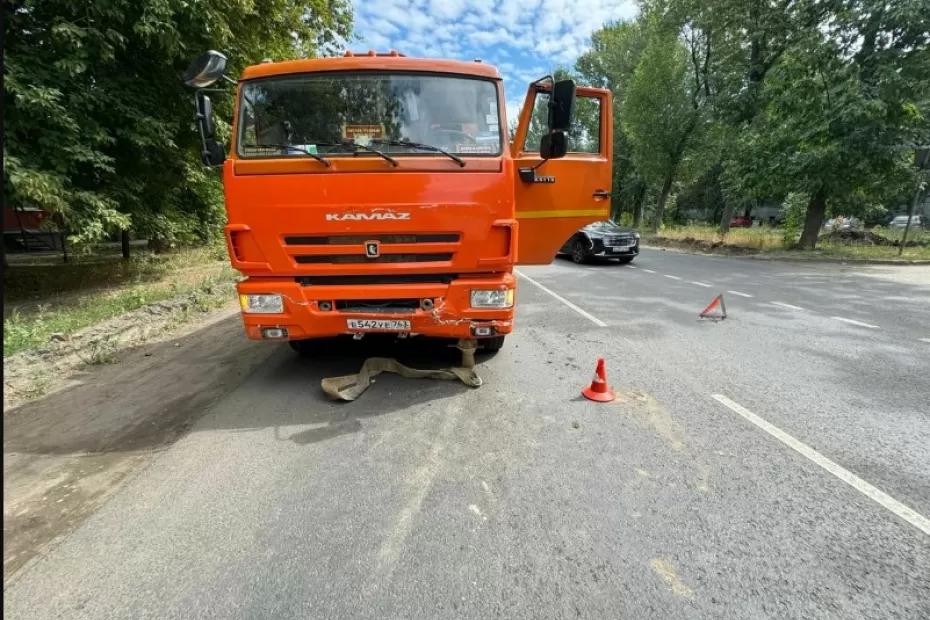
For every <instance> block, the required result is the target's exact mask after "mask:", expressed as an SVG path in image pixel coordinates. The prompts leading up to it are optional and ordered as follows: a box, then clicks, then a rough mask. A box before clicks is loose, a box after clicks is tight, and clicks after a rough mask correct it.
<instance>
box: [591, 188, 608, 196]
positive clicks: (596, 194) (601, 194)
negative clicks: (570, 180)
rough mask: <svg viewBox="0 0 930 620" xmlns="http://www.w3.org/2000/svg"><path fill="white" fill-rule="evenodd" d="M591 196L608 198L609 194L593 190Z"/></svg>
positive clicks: (604, 191)
mask: <svg viewBox="0 0 930 620" xmlns="http://www.w3.org/2000/svg"><path fill="white" fill-rule="evenodd" d="M593 196H594V197H595V198H610V192H608V191H607V190H606V189H598V190H594V194H593Z"/></svg>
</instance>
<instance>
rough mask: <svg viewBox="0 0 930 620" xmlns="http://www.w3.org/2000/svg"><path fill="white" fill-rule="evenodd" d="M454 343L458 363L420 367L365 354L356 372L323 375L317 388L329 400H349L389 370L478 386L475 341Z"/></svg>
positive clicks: (403, 374) (409, 376)
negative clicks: (454, 365)
mask: <svg viewBox="0 0 930 620" xmlns="http://www.w3.org/2000/svg"><path fill="white" fill-rule="evenodd" d="M457 346H458V348H459V350H461V351H462V365H461V366H457V367H453V368H441V369H435V370H421V369H418V368H410V367H409V366H404V365H403V364H401V363H400V362H398V361H397V360H396V359H394V358H391V357H369V358H368V359H367V360H365V363H364V364H362V368H361V369H360V370H359V371H358V373H357V374H354V375H343V376H341V377H327V378H325V379H323V380H322V381H320V387H321V388H323V391H324V392H325V393H326V395H327V396H329V397H330V398H332V399H333V400H348V401H351V400H355V399H356V398H358V397H359V396H361V395H362V393H363V392H364V391H365V390H367V389H368V388H369V387H370V386H371V384H372V382H373V380H374V378H375V377H377V376H378V375H380V374H381V373H382V372H393V373H394V374H396V375H400V376H401V377H406V378H408V379H441V380H445V381H461V382H462V383H464V384H465V385H467V386H468V387H474V388H476V387H481V384H482V381H481V377H479V376H478V375H477V373H476V372H475V368H474V366H475V350H476V349H477V343H476V342H475V341H474V340H462V341H459V344H458V345H457Z"/></svg>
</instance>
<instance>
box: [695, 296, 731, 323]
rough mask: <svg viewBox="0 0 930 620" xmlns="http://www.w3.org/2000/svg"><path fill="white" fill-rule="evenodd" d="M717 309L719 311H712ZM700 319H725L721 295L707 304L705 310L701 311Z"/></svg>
mask: <svg viewBox="0 0 930 620" xmlns="http://www.w3.org/2000/svg"><path fill="white" fill-rule="evenodd" d="M717 308H719V310H718V311H717V312H716V313H714V310H715V309H717ZM700 318H702V319H725V318H727V305H726V304H725V303H723V293H721V294H719V295H717V296H716V297H714V300H713V301H712V302H710V304H708V306H707V307H706V308H704V309H703V310H702V311H701V314H700Z"/></svg>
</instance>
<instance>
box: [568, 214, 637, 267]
mask: <svg viewBox="0 0 930 620" xmlns="http://www.w3.org/2000/svg"><path fill="white" fill-rule="evenodd" d="M559 254H567V255H569V256H570V257H571V259H572V260H573V261H575V262H576V263H583V262H586V261H588V260H591V259H592V258H615V259H617V260H618V261H619V262H620V263H621V264H623V263H629V262H630V261H632V260H633V259H634V258H636V256H637V255H638V254H639V233H638V232H636V231H634V230H632V229H630V228H624V227H622V226H619V225H617V224H615V223H614V222H594V223H593V224H588V225H587V226H585V227H584V228H582V229H581V230H579V231H578V232H576V233H575V234H574V235H572V236H571V238H570V239H569V240H568V241H566V242H565V244H564V245H563V246H562V248H561V249H560V250H559Z"/></svg>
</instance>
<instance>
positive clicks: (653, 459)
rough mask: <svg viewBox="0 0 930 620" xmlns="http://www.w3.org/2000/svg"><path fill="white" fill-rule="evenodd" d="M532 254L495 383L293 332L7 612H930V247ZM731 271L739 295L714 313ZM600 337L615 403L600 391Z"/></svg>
mask: <svg viewBox="0 0 930 620" xmlns="http://www.w3.org/2000/svg"><path fill="white" fill-rule="evenodd" d="M521 273H522V274H523V278H521V282H520V290H519V294H518V298H519V312H518V319H519V325H518V328H517V332H516V333H515V334H514V335H513V336H512V337H510V338H509V339H508V342H507V344H506V346H505V348H504V349H503V350H502V351H501V352H500V353H499V354H497V355H496V356H493V357H488V356H483V357H480V359H479V361H480V374H481V375H482V376H483V377H484V379H485V385H484V386H483V387H481V388H479V389H476V390H472V389H468V388H466V387H464V386H461V385H457V384H453V383H448V382H438V381H412V380H405V379H400V378H397V377H391V376H384V377H379V379H378V381H377V383H376V384H375V385H374V386H373V387H372V388H371V389H370V390H369V391H368V392H367V393H366V394H364V395H363V396H362V397H361V398H360V399H359V400H358V401H356V402H354V403H348V404H337V403H330V402H327V401H325V400H324V399H323V398H322V396H321V393H320V390H319V379H320V378H321V377H322V376H326V375H339V374H346V373H348V372H352V371H353V370H355V369H357V367H358V366H359V365H360V363H361V361H362V360H363V359H364V358H365V357H366V356H368V355H372V354H383V353H384V352H385V351H388V352H393V353H396V354H397V355H398V357H400V359H401V361H404V362H409V363H412V364H420V365H423V364H425V363H427V362H431V363H439V361H445V362H447V363H448V362H452V361H454V360H455V359H456V356H455V355H454V354H453V353H454V352H453V351H447V350H445V349H442V348H437V347H435V346H429V345H416V344H413V343H410V344H409V346H401V347H395V346H392V345H387V344H379V343H366V341H362V342H361V343H352V342H347V343H340V344H337V345H330V346H328V347H326V348H324V349H323V350H322V351H321V353H320V355H319V357H318V358H316V359H312V360H300V359H298V358H296V357H294V355H293V354H292V353H291V352H290V350H289V349H286V348H285V347H281V349H280V350H279V351H276V352H275V353H274V354H273V355H272V356H271V357H270V358H269V359H268V361H267V362H266V363H264V364H263V365H261V366H260V367H259V368H258V369H257V370H255V371H253V372H251V374H249V375H248V376H247V377H246V378H245V380H244V381H242V382H241V383H240V384H239V385H238V387H236V388H235V389H234V390H232V391H231V392H230V393H229V394H228V395H227V396H225V397H223V398H221V399H220V400H219V401H218V402H216V403H215V404H213V405H212V406H211V407H210V408H209V410H208V411H207V412H206V413H205V414H204V415H203V416H202V417H201V418H199V420H198V421H197V423H196V424H195V425H194V427H193V428H192V430H191V431H190V432H189V433H188V434H187V435H186V436H184V437H183V438H181V439H180V440H179V441H177V443H175V444H174V445H172V446H171V447H169V448H167V449H165V450H164V451H163V452H161V453H160V454H159V455H158V456H157V457H156V458H155V459H154V460H153V461H152V462H151V464H150V465H149V466H148V467H147V468H146V469H145V470H144V471H142V472H141V473H140V474H139V475H137V476H136V477H135V478H133V479H132V480H131V481H130V482H128V483H127V484H126V485H125V486H124V487H123V488H122V489H121V490H120V491H119V492H118V493H117V494H116V495H115V496H114V497H113V498H112V499H111V500H110V501H109V502H108V503H106V504H105V505H104V506H103V507H102V508H101V509H100V510H99V511H98V512H97V513H96V514H94V515H93V516H92V517H90V518H89V519H88V520H87V521H86V522H84V524H83V525H82V526H81V527H80V528H79V529H77V531H75V532H74V533H73V534H71V535H70V536H69V537H68V538H67V539H66V540H64V541H63V542H62V543H61V544H59V545H57V546H56V547H55V548H53V549H52V550H51V551H50V552H49V553H47V555H46V556H45V557H44V558H42V559H40V560H39V561H37V562H34V563H33V564H31V565H30V566H28V567H27V568H26V569H24V570H23V571H22V572H21V574H20V575H19V576H18V577H17V578H16V579H15V580H14V581H13V582H12V583H11V584H10V585H8V587H7V588H6V592H5V599H6V600H5V606H6V617H8V618H30V619H33V618H52V617H67V618H109V617H121V618H149V617H151V618H165V617H197V618H207V617H216V618H229V617H244V618H308V617H321V618H335V617H339V618H348V617H361V618H384V617H405V618H437V617H468V618H487V617H508V618H516V617H521V618H541V617H545V618H556V617H589V618H602V617H625V618H647V617H661V618H682V617H687V618H694V617H712V618H718V617H738V618H758V617H817V618H850V617H870V618H879V617H880V618H927V617H930V521H928V520H927V518H928V517H930V449H928V447H930V268H928V267H916V266H915V267H887V266H875V267H848V266H843V265H816V264H799V263H781V262H766V261H758V260H749V259H733V258H715V257H702V256H691V255H684V254H677V253H672V252H660V251H652V250H647V251H644V252H643V254H642V255H641V256H640V257H639V258H638V259H637V260H636V261H635V262H634V263H633V265H632V266H616V265H589V266H576V265H573V264H571V263H569V262H566V261H562V260H560V261H557V262H556V263H554V264H553V265H550V266H546V267H532V268H524V269H521ZM527 276H528V278H527ZM717 293H723V294H724V296H725V301H726V308H727V311H728V317H727V318H726V319H725V320H723V321H710V320H699V319H698V318H697V315H698V313H699V311H700V310H701V309H702V308H703V307H704V306H705V305H707V304H708V303H709V302H710V300H711V299H712V298H713V297H714V295H716V294H717ZM565 302H568V303H565ZM850 321H853V322H850ZM599 356H604V357H605V358H606V359H607V368H608V372H609V379H610V382H611V383H612V385H613V386H614V388H615V389H616V390H617V392H618V396H619V398H618V401H616V402H614V403H611V404H607V405H603V404H595V403H591V402H588V401H586V400H584V399H582V398H580V396H579V390H580V389H581V388H582V386H583V385H584V384H586V382H588V381H589V380H590V378H591V374H592V371H593V369H594V365H595V360H596V359H597V357H599Z"/></svg>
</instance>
